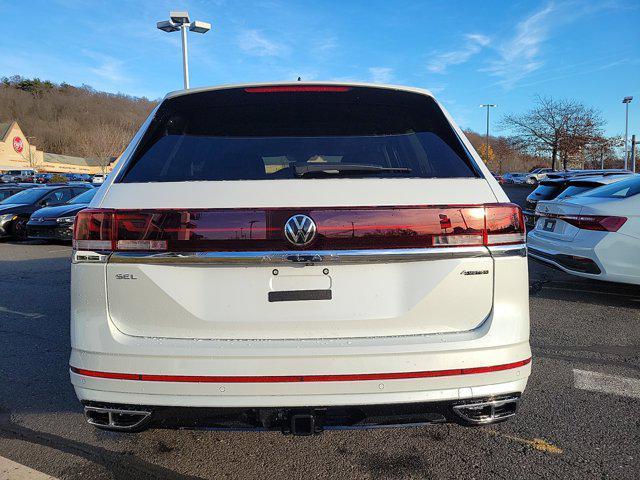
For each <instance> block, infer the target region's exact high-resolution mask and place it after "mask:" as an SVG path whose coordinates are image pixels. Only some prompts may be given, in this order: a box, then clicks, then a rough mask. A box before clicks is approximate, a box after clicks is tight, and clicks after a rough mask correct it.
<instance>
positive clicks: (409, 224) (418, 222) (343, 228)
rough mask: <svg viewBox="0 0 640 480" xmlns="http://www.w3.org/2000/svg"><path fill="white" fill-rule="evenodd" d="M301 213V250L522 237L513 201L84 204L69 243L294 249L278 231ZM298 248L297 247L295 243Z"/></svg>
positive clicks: (116, 247)
mask: <svg viewBox="0 0 640 480" xmlns="http://www.w3.org/2000/svg"><path fill="white" fill-rule="evenodd" d="M297 213H304V214H305V215H308V216H310V217H311V218H312V219H313V220H314V221H315V223H316V226H317V236H316V238H315V239H314V240H313V241H312V242H311V243H310V244H308V245H305V246H304V248H303V250H350V249H399V248H429V247H447V246H483V245H486V246H489V245H509V244H519V243H523V242H524V241H525V230H524V221H523V218H522V213H521V211H520V208H519V207H518V206H517V205H514V204H487V205H463V206H449V205H447V206H416V207H354V208H301V209H290V208H276V209H224V210H117V211H116V210H103V209H87V210H83V211H81V212H80V213H79V214H78V215H77V217H76V223H75V230H74V247H75V248H76V249H79V250H108V251H177V252H180V251H182V252H187V251H189V252H198V251H283V250H294V249H296V247H295V246H294V245H292V244H291V243H289V242H288V241H287V240H286V238H285V236H284V233H283V227H284V224H285V223H286V221H287V219H288V218H290V216H291V215H293V214H297ZM298 249H300V248H298Z"/></svg>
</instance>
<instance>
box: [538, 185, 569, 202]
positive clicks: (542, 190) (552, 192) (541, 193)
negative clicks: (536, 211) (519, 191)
mask: <svg viewBox="0 0 640 480" xmlns="http://www.w3.org/2000/svg"><path fill="white" fill-rule="evenodd" d="M561 191H562V186H561V185H545V184H542V185H539V186H538V187H537V188H536V189H535V190H534V191H533V192H532V193H531V194H532V195H533V196H534V197H535V199H536V200H551V199H552V198H556V195H558V193H560V192H561Z"/></svg>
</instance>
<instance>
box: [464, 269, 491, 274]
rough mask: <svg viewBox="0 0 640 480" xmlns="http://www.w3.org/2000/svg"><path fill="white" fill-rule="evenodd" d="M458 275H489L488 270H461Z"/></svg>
mask: <svg viewBox="0 0 640 480" xmlns="http://www.w3.org/2000/svg"><path fill="white" fill-rule="evenodd" d="M460 275H489V270H463V271H462V272H460Z"/></svg>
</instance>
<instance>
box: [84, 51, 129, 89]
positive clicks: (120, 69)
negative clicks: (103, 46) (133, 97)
mask: <svg viewBox="0 0 640 480" xmlns="http://www.w3.org/2000/svg"><path fill="white" fill-rule="evenodd" d="M82 53H83V54H84V55H85V56H86V57H89V58H90V59H92V60H94V61H96V62H97V65H96V66H92V67H88V68H87V70H88V71H90V72H91V73H93V74H94V75H97V76H98V77H100V78H102V79H104V80H107V81H108V82H110V83H112V84H121V83H123V82H128V81H129V78H128V77H127V76H126V75H125V73H124V62H123V61H122V60H119V59H117V58H114V57H111V56H109V55H103V54H101V53H97V52H92V51H89V50H83V51H82Z"/></svg>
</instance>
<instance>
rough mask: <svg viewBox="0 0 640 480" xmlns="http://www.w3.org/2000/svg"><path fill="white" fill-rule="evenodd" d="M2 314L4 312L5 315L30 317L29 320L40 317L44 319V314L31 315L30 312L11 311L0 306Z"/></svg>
mask: <svg viewBox="0 0 640 480" xmlns="http://www.w3.org/2000/svg"><path fill="white" fill-rule="evenodd" d="M0 312H4V313H11V314H13V315H20V316H22V317H28V318H40V317H44V315H43V314H42V313H29V312H21V311H19V310H10V309H8V308H5V307H1V306H0Z"/></svg>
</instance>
